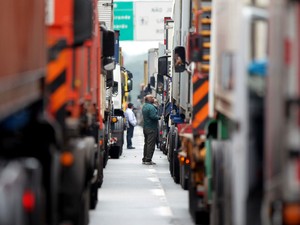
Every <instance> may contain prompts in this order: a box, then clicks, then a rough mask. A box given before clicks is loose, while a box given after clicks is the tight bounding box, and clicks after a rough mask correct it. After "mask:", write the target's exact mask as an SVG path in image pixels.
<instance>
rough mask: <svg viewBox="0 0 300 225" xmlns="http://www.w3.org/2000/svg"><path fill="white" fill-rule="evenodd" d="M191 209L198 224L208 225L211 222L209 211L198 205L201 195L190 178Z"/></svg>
mask: <svg viewBox="0 0 300 225" xmlns="http://www.w3.org/2000/svg"><path fill="white" fill-rule="evenodd" d="M188 186H189V211H190V214H191V216H192V218H193V220H194V222H195V224H196V225H208V224H209V216H210V214H209V211H208V210H205V209H200V208H199V207H198V205H199V204H198V202H199V196H198V195H197V191H196V188H195V187H194V185H193V184H192V181H191V179H189V185H188Z"/></svg>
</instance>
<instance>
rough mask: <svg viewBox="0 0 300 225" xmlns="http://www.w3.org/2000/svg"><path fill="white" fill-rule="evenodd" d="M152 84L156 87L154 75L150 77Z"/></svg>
mask: <svg viewBox="0 0 300 225" xmlns="http://www.w3.org/2000/svg"><path fill="white" fill-rule="evenodd" d="M150 86H151V87H155V77H154V76H151V77H150Z"/></svg>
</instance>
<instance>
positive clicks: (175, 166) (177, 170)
mask: <svg viewBox="0 0 300 225" xmlns="http://www.w3.org/2000/svg"><path fill="white" fill-rule="evenodd" d="M173 179H174V182H175V183H176V184H179V181H180V168H179V159H178V152H177V151H173Z"/></svg>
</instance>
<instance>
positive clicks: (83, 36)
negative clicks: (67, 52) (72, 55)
mask: <svg viewBox="0 0 300 225" xmlns="http://www.w3.org/2000/svg"><path fill="white" fill-rule="evenodd" d="M92 4H93V2H92V1H91V0H75V1H74V25H73V26H74V45H75V46H76V45H82V44H83V42H84V41H86V40H88V39H90V38H91V37H92V32H93V10H92V8H93V5H92Z"/></svg>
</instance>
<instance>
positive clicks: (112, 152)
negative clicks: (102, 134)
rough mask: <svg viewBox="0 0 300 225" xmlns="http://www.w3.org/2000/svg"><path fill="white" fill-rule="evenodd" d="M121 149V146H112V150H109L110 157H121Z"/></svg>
mask: <svg viewBox="0 0 300 225" xmlns="http://www.w3.org/2000/svg"><path fill="white" fill-rule="evenodd" d="M120 150H121V147H120V146H112V147H111V148H110V151H109V155H110V157H111V158H112V159H118V158H120Z"/></svg>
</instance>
